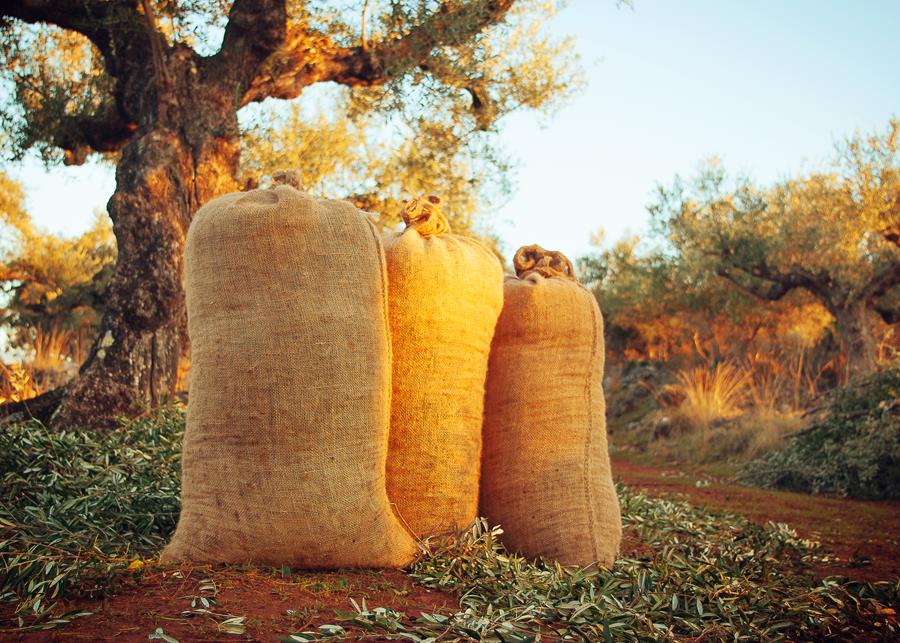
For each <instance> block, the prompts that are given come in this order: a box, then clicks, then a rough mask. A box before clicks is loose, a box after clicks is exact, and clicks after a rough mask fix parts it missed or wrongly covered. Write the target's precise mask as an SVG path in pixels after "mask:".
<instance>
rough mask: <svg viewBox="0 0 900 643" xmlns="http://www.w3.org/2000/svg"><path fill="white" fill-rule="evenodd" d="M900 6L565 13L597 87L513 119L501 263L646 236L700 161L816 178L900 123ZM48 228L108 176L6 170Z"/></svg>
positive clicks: (802, 3) (608, 4)
mask: <svg viewBox="0 0 900 643" xmlns="http://www.w3.org/2000/svg"><path fill="white" fill-rule="evenodd" d="M898 27H900V0H882V1H878V0H866V1H865V2H860V1H858V0H840V1H839V0H755V1H753V2H750V1H746V0H743V1H739V0H634V1H633V6H632V7H627V6H625V7H619V6H617V4H616V3H615V2H614V1H613V0H570V2H569V5H568V7H566V8H565V9H563V10H562V11H561V12H560V13H559V15H558V16H557V17H556V18H555V19H554V22H553V25H552V30H553V31H554V32H555V33H558V34H560V35H573V36H575V38H576V47H577V50H578V52H579V54H580V56H581V59H582V63H583V65H584V67H585V70H586V73H587V81H588V84H587V87H586V88H585V90H584V91H582V92H581V93H580V94H578V95H577V96H576V97H575V98H574V99H573V100H572V101H571V102H570V104H569V105H568V106H566V107H564V108H563V109H561V110H560V111H558V112H557V113H556V114H555V115H554V116H553V117H551V118H549V119H548V118H545V117H540V116H537V115H535V114H529V113H520V114H514V115H512V116H510V117H508V118H507V120H506V122H505V123H504V125H503V130H502V134H501V136H502V143H503V145H504V147H505V148H506V149H507V150H508V151H509V152H510V153H511V154H512V156H514V157H515V158H517V159H518V170H517V172H516V178H517V181H516V189H515V192H514V194H513V195H512V197H511V199H510V200H509V201H508V202H506V203H505V204H504V205H502V206H501V207H500V208H498V209H497V210H496V211H495V212H492V213H491V218H490V220H489V223H490V224H491V225H492V227H493V228H494V230H495V231H496V232H497V233H498V234H499V236H500V238H501V241H502V244H503V248H504V250H505V253H506V254H507V255H511V254H512V253H513V252H514V251H515V249H516V248H518V247H519V246H521V245H525V244H530V243H538V244H540V245H542V246H544V247H545V248H549V249H556V250H561V251H563V252H564V253H565V254H567V255H569V256H570V257H571V258H575V257H579V256H582V255H584V254H585V253H588V252H590V251H592V249H593V248H592V246H591V245H590V241H591V236H592V233H594V232H596V231H597V230H598V229H601V228H602V229H603V230H604V231H605V237H606V239H607V242H608V243H609V242H614V241H616V240H617V239H620V238H622V237H623V236H624V235H628V234H634V233H641V232H642V231H643V230H644V229H645V227H646V224H647V213H646V208H645V206H646V205H647V204H648V203H650V202H651V200H652V193H653V190H654V188H655V186H656V185H657V184H660V183H661V184H663V185H669V184H671V182H672V180H673V178H674V177H675V175H676V174H680V175H682V176H690V175H691V174H692V173H693V172H694V171H695V170H696V168H697V166H698V164H699V163H700V162H701V161H703V160H704V159H708V158H710V157H713V156H717V157H719V158H721V159H722V160H723V162H724V164H725V166H726V167H728V168H730V169H732V170H733V171H736V172H740V173H744V174H749V175H750V176H752V177H754V178H756V179H757V180H759V181H762V182H772V181H775V180H778V179H780V178H784V177H786V176H788V175H790V174H796V173H799V172H803V171H810V170H814V169H816V168H819V167H822V166H823V163H824V161H825V159H826V158H827V157H828V156H829V155H830V154H831V152H832V151H833V149H834V145H835V143H837V142H838V141H840V140H841V139H842V138H843V137H845V136H847V135H849V134H852V133H853V132H854V131H856V130H859V131H862V132H870V131H874V130H883V129H884V128H885V127H886V125H887V122H888V120H889V119H890V118H891V117H892V116H897V117H900V67H898V64H900V38H898V37H897V29H898ZM7 170H9V171H10V173H11V174H12V175H13V176H15V177H16V178H18V179H20V180H21V181H23V183H24V185H25V189H26V197H27V206H28V208H29V212H31V214H32V216H33V218H34V219H35V221H36V222H37V223H38V224H39V225H41V226H43V227H44V228H46V229H48V230H51V231H54V232H63V233H66V234H77V233H79V232H81V231H83V230H85V229H86V228H87V227H89V225H90V223H91V221H92V219H93V213H94V212H95V211H96V210H98V209H99V210H102V209H104V208H105V204H106V201H107V199H108V198H109V196H110V195H111V194H112V191H113V189H114V188H115V178H114V173H113V171H112V169H110V168H107V167H104V166H101V165H98V164H96V163H89V164H87V165H85V166H82V167H79V168H61V167H54V168H53V169H51V170H50V171H45V170H44V169H43V168H42V166H41V165H40V163H39V162H37V161H33V160H29V161H27V162H26V163H25V164H24V165H21V166H18V167H16V166H13V167H7Z"/></svg>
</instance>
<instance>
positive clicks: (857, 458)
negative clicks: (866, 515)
mask: <svg viewBox="0 0 900 643" xmlns="http://www.w3.org/2000/svg"><path fill="white" fill-rule="evenodd" d="M739 479H740V480H741V481H743V482H745V483H748V484H755V485H760V486H764V487H777V488H781V489H791V490H795V491H805V492H811V493H832V494H837V495H841V496H849V497H851V498H875V499H882V498H894V499H896V498H900V367H892V368H889V369H886V370H884V371H882V372H880V373H877V374H875V375H872V376H870V377H868V378H866V379H864V380H861V381H860V382H858V383H856V384H853V385H850V386H847V387H844V388H841V389H838V390H836V391H835V392H833V393H832V394H831V395H830V396H829V399H828V401H827V409H826V413H825V414H824V417H823V419H821V420H818V421H816V422H814V423H813V424H812V426H810V427H809V428H808V429H806V430H804V431H801V432H799V433H797V434H796V435H794V436H793V437H792V438H791V439H790V440H789V441H788V443H787V445H786V446H785V448H784V449H783V450H780V451H775V452H773V453H770V454H769V455H768V456H767V457H765V458H763V459H761V460H757V461H755V462H752V463H750V464H748V465H747V466H746V467H745V468H744V469H743V471H742V472H741V474H740V476H739Z"/></svg>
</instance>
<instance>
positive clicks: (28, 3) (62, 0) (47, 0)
mask: <svg viewBox="0 0 900 643" xmlns="http://www.w3.org/2000/svg"><path fill="white" fill-rule="evenodd" d="M123 8H127V10H128V11H131V12H135V9H134V7H133V6H132V5H130V4H128V3H126V2H122V1H121V0H115V1H113V0H12V1H11V2H4V3H3V8H2V9H0V15H2V16H7V17H10V18H18V19H19V20H22V21H23V22H27V23H31V24H34V23H38V22H43V23H47V24H51V25H56V26H57V27H61V28H63V29H69V30H71V31H76V32H78V33H80V34H82V35H83V36H85V37H87V38H88V39H89V40H90V41H91V42H92V43H94V45H95V46H96V47H97V49H99V50H100V53H102V54H103V56H104V57H107V58H108V57H109V55H110V53H111V43H112V41H111V36H110V34H111V29H110V24H111V23H112V22H113V20H112V16H113V13H114V12H117V11H120V10H121V9H123Z"/></svg>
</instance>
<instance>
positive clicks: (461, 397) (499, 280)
mask: <svg viewBox="0 0 900 643" xmlns="http://www.w3.org/2000/svg"><path fill="white" fill-rule="evenodd" d="M438 203H439V199H438V198H437V197H429V198H427V199H415V200H414V201H413V202H411V203H410V204H409V205H408V206H407V208H406V210H405V211H404V215H403V218H404V221H405V222H406V225H407V227H406V229H405V230H404V231H403V232H400V233H389V234H387V235H385V241H384V247H385V257H386V259H387V269H388V286H389V289H388V293H389V296H388V301H389V306H388V310H389V316H390V323H391V342H392V346H393V354H394V367H393V399H392V404H391V430H390V446H389V449H388V464H387V488H388V496H389V497H390V499H391V502H393V503H394V504H395V507H396V510H397V513H398V514H399V515H400V517H401V519H402V520H403V521H404V522H405V523H406V525H407V526H408V527H409V529H410V530H411V531H412V532H413V533H414V534H416V535H417V536H422V537H424V536H430V535H434V534H439V533H442V532H445V531H449V530H453V529H456V528H466V527H468V526H469V525H470V524H471V523H472V521H473V520H474V519H475V518H476V512H477V509H478V478H479V469H480V465H481V424H482V419H483V418H482V411H483V406H484V380H485V375H486V373H487V361H488V354H489V352H490V347H491V337H492V336H493V334H494V325H495V324H496V323H497V316H498V315H499V314H500V309H501V307H502V305H503V268H502V267H501V265H500V261H499V260H498V259H497V257H496V256H495V255H494V254H493V253H492V252H491V251H490V250H488V249H487V248H486V247H485V246H484V245H482V244H481V243H480V242H478V241H476V240H475V239H470V238H467V237H461V236H457V235H454V234H450V229H449V226H448V225H447V221H446V219H444V217H443V215H442V214H441V213H440V211H439V207H438Z"/></svg>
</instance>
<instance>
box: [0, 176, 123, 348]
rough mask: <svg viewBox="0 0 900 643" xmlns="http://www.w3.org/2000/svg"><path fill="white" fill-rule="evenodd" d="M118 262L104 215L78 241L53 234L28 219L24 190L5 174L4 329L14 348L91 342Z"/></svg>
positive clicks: (1, 193) (0, 219)
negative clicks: (39, 342) (40, 342)
mask: <svg viewBox="0 0 900 643" xmlns="http://www.w3.org/2000/svg"><path fill="white" fill-rule="evenodd" d="M115 258H116V246H115V238H114V237H113V234H112V228H111V226H110V224H109V219H108V218H107V217H106V216H105V215H103V214H101V213H98V215H97V216H96V217H95V220H94V223H93V225H92V226H91V227H90V229H88V230H87V231H86V232H84V233H83V234H81V235H79V236H77V237H63V236H58V235H55V234H51V233H48V232H47V231H45V230H41V229H40V228H37V227H36V226H35V225H34V223H33V222H32V220H31V218H30V217H29V216H28V213H27V212H26V210H25V207H24V195H23V192H22V187H21V185H20V184H19V183H18V182H17V181H15V180H13V179H11V178H10V177H9V176H8V175H6V174H4V173H3V172H0V325H2V326H3V327H4V330H5V331H6V334H7V338H8V340H9V342H10V344H11V346H12V347H15V348H21V349H25V350H29V349H31V348H33V343H34V340H35V339H36V337H37V336H43V337H48V336H50V335H55V336H56V337H57V338H61V337H71V338H77V339H81V338H82V337H83V336H84V335H87V336H88V338H89V337H90V335H92V334H93V332H92V331H93V329H94V327H95V326H96V324H97V323H98V321H99V313H100V312H101V311H102V307H103V303H102V294H103V289H104V288H105V287H106V284H107V283H108V281H109V277H110V275H111V273H112V269H113V265H114V263H115ZM88 341H89V340H88Z"/></svg>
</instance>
